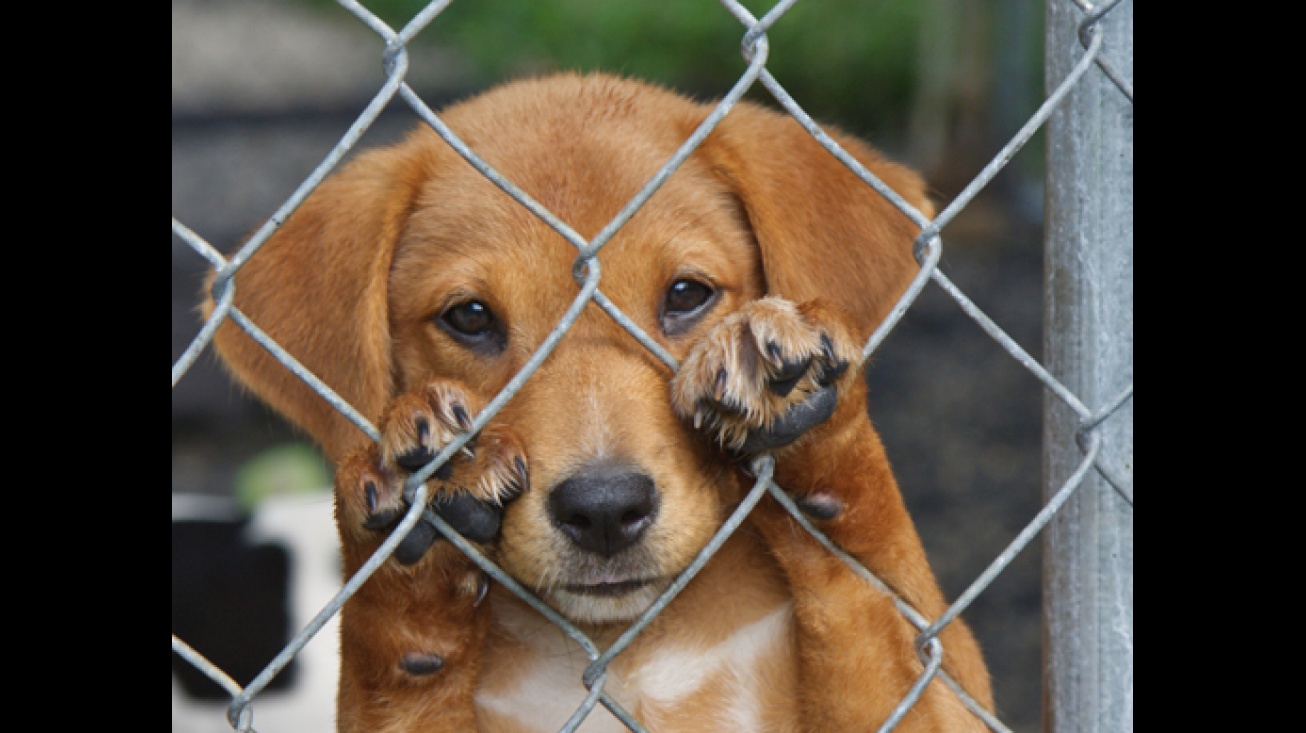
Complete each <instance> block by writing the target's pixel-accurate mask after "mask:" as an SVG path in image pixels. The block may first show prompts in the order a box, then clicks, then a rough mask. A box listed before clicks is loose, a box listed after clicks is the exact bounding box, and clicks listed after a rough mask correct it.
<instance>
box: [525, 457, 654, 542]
mask: <svg viewBox="0 0 1306 733" xmlns="http://www.w3.org/2000/svg"><path fill="white" fill-rule="evenodd" d="M657 509H658V495H657V489H656V488H655V487H654V485H653V479H651V478H649V477H648V476H646V475H644V474H642V473H623V472H618V471H612V470H604V469H592V470H586V471H584V472H581V473H578V474H577V475H575V476H572V477H571V478H569V479H567V480H566V481H563V482H562V483H561V484H558V486H557V488H555V489H554V490H553V493H552V495H550V496H549V512H550V513H551V514H552V515H553V521H554V523H555V524H556V525H557V526H558V528H559V529H561V530H562V532H563V533H564V534H566V535H567V536H568V537H570V538H571V540H572V542H575V543H576V545H577V546H578V547H580V548H582V549H584V550H588V551H589V552H593V553H595V554H598V555H603V556H604V557H612V556H613V555H616V554H617V553H618V552H621V551H622V550H624V549H626V548H627V547H630V546H631V545H633V544H635V543H636V542H638V541H639V538H640V537H641V536H642V535H643V534H644V531H645V530H647V529H648V528H649V525H651V524H652V523H653V517H654V515H655V514H656V513H657Z"/></svg>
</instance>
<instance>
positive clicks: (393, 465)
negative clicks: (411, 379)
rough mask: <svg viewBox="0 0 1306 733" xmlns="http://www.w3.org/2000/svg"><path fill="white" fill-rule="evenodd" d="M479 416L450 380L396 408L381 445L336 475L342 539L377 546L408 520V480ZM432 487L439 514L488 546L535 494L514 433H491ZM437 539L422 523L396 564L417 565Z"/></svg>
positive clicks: (441, 472)
mask: <svg viewBox="0 0 1306 733" xmlns="http://www.w3.org/2000/svg"><path fill="white" fill-rule="evenodd" d="M479 409H480V404H479V402H478V401H476V400H475V398H474V397H472V395H471V393H470V392H469V391H468V390H466V389H464V388H462V387H461V386H460V385H458V384H456V383H454V382H450V381H448V380H434V381H431V382H429V383H428V384H426V385H425V386H424V387H423V388H422V389H420V390H417V391H414V392H409V393H406V394H403V395H400V396H399V397H398V398H396V399H395V400H394V401H393V402H391V403H390V405H389V406H388V407H387V409H386V412H385V414H384V416H383V418H382V420H381V424H380V430H381V442H380V444H379V445H374V444H369V445H368V446H367V447H365V448H363V449H361V450H359V451H356V452H355V453H353V454H351V455H350V456H348V457H347V458H346V459H345V460H344V461H343V462H342V463H341V465H340V467H339V469H338V471H337V474H336V491H337V507H338V513H339V521H340V523H341V534H342V538H344V539H345V540H346V542H347V543H348V541H349V540H350V539H353V540H355V541H356V542H358V543H359V544H363V545H369V546H370V545H376V544H379V543H380V541H381V540H382V539H384V537H385V535H387V534H388V533H389V531H390V530H391V529H392V528H393V527H394V526H395V525H396V524H398V523H399V521H400V520H401V519H402V518H403V516H404V515H405V514H406V513H407V512H408V509H409V504H408V501H407V499H406V498H405V495H404V488H405V487H404V482H405V479H406V478H407V477H408V476H409V475H410V474H412V473H414V472H417V471H419V470H421V469H422V468H423V467H425V466H426V465H427V464H428V463H430V462H431V461H432V460H434V458H435V457H436V455H437V454H438V453H439V452H440V450H441V449H442V448H443V447H444V446H445V445H447V444H448V443H449V442H450V441H452V440H453V439H454V438H455V437H457V435H458V434H459V433H461V432H465V431H466V430H468V429H469V428H470V427H471V416H472V415H474V414H475V413H476V412H477V411H478V410H479ZM428 485H429V486H430V487H431V491H430V492H429V496H430V504H429V505H430V507H431V508H432V510H434V511H435V513H436V514H438V515H439V516H440V517H441V518H442V519H444V520H445V522H447V523H448V524H449V525H450V526H451V527H452V528H453V529H454V530H456V531H457V532H458V533H459V534H461V535H463V536H464V537H466V538H467V539H469V540H471V541H473V542H478V543H487V542H490V541H492V540H493V539H494V538H495V537H496V536H497V535H498V532H499V525H500V520H501V518H502V515H503V509H504V506H505V504H506V503H507V502H509V501H511V500H512V499H514V498H516V497H517V496H519V495H520V494H521V493H522V492H523V491H525V490H526V489H527V488H528V487H529V478H528V473H527V462H526V453H525V451H524V450H523V449H522V447H521V443H520V441H519V440H518V439H517V437H516V435H515V434H514V433H513V432H512V431H511V430H510V429H509V428H507V427H504V426H501V425H490V426H487V427H486V428H485V429H484V430H483V431H481V433H480V434H479V435H477V436H476V437H475V438H474V439H473V440H471V441H469V442H468V443H467V444H466V445H465V446H464V447H463V449H462V450H461V451H459V452H457V453H455V454H454V455H452V456H450V457H449V459H448V460H447V461H445V462H444V464H443V465H441V466H440V467H438V468H437V469H436V470H435V472H434V473H433V474H432V476H431V477H430V478H429V479H428ZM437 539H439V536H438V533H437V532H436V530H435V528H434V527H433V526H432V525H431V524H430V523H429V522H426V521H419V522H418V523H417V524H416V525H414V526H413V528H412V529H411V530H410V531H409V533H408V535H407V537H405V538H404V539H403V540H402V541H401V542H400V543H399V545H398V547H396V549H395V553H394V559H395V560H396V561H398V562H399V564H401V565H412V564H414V563H416V562H418V561H419V560H421V559H422V558H423V557H424V556H425V555H426V554H427V550H428V549H430V547H431V546H432V544H434V543H435V542H436V540H437Z"/></svg>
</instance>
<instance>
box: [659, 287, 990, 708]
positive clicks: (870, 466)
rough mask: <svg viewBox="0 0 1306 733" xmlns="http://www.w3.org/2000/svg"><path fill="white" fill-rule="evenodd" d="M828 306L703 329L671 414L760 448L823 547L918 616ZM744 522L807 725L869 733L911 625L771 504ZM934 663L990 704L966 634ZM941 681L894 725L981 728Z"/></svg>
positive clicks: (879, 464)
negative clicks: (788, 591)
mask: <svg viewBox="0 0 1306 733" xmlns="http://www.w3.org/2000/svg"><path fill="white" fill-rule="evenodd" d="M849 323H850V321H849V320H848V319H847V318H846V316H844V315H843V314H842V313H840V312H838V311H837V310H836V309H834V308H833V307H831V306H828V305H825V304H822V303H820V302H819V301H811V302H808V303H804V304H802V305H795V304H793V303H790V302H789V301H785V300H782V299H779V298H774V297H768V298H764V299H762V300H759V301H756V302H753V303H750V304H749V305H747V306H746V307H745V308H743V309H742V310H741V311H739V312H738V313H735V314H733V315H731V316H730V317H728V318H727V319H726V320H725V321H723V322H722V323H721V324H719V325H718V326H717V327H715V328H714V329H713V330H712V331H711V332H710V333H709V334H708V335H707V336H706V337H705V338H704V340H703V341H702V342H700V343H699V344H697V345H696V346H695V348H694V349H693V350H692V351H691V352H690V353H689V354H688V355H687V356H686V358H685V360H684V362H683V364H682V366H681V370H680V372H679V373H678V374H677V376H676V378H675V380H674V381H673V383H672V400H673V404H674V405H675V408H676V410H677V412H678V413H679V414H680V415H681V416H682V417H684V418H685V419H687V420H691V421H693V423H694V424H695V425H696V426H698V427H699V428H700V429H702V430H704V431H706V432H707V433H708V435H710V436H711V437H713V438H714V439H715V440H716V441H717V442H719V443H720V444H721V445H722V447H723V448H725V449H727V450H729V451H731V452H733V453H734V454H735V455H736V456H737V457H739V458H740V459H747V458H749V457H751V456H753V455H756V454H758V453H761V452H766V451H770V452H772V453H773V455H774V456H775V457H776V472H775V481H776V483H778V484H779V485H780V486H781V487H783V488H784V489H786V490H787V491H789V492H790V493H791V494H792V495H793V496H794V498H795V499H796V503H797V504H798V505H799V507H801V508H802V509H803V511H804V512H805V513H806V514H807V515H808V517H810V518H811V519H812V520H813V521H814V522H815V524H816V525H817V526H818V527H819V528H820V529H821V530H823V531H824V532H825V533H826V534H827V535H828V536H829V537H830V539H832V540H833V541H834V542H835V543H836V544H838V545H839V546H840V547H842V548H843V549H844V550H846V551H847V552H848V553H850V554H851V555H852V556H853V557H855V558H856V559H858V560H859V561H860V562H862V563H863V564H864V565H866V566H867V567H868V568H869V569H870V570H871V571H872V572H874V573H875V574H876V575H877V576H878V577H879V578H881V579H882V580H884V581H885V582H886V583H887V584H888V585H889V586H890V587H891V588H893V589H894V590H895V591H896V592H897V593H898V594H900V595H901V596H902V597H903V598H904V599H905V600H906V601H907V602H908V603H910V604H911V605H912V606H914V607H915V608H916V609H917V610H919V611H920V612H921V613H922V614H924V615H925V616H926V617H927V618H930V619H933V618H936V617H937V616H939V615H940V614H941V613H942V612H943V611H944V610H945V608H946V605H945V603H944V600H943V596H942V593H941V592H940V591H939V589H938V586H937V584H936V582H935V580H934V576H933V574H932V572H931V571H930V568H929V565H928V563H927V561H926V557H925V552H924V549H923V547H922V546H921V543H920V540H919V538H918V536H917V534H916V531H915V529H914V527H913V526H912V523H911V520H910V518H909V517H908V515H907V511H906V508H905V507H904V505H903V502H902V498H901V495H900V494H899V492H898V487H897V484H896V482H895V481H894V478H893V475H892V472H891V470H890V468H889V463H888V460H887V458H886V457H885V453H884V449H883V447H882V445H881V443H880V441H879V437H878V435H877V434H876V432H875V429H874V428H873V427H872V425H871V422H870V419H869V417H868V415H867V412H866V401H865V400H866V393H865V389H866V388H865V383H864V381H863V379H862V374H861V370H860V369H859V368H858V367H859V366H860V363H861V360H862V358H861V344H860V343H858V342H857V341H856V340H855V339H854V338H853V336H852V334H853V330H852V328H851V327H850V326H849V325H848V324H849ZM751 519H752V521H753V522H754V523H755V524H756V525H757V526H758V528H759V529H760V530H761V532H762V533H763V535H764V536H765V538H766V540H767V542H768V544H769V545H770V548H771V550H772V552H773V553H774V555H775V557H776V558H777V560H778V561H779V563H780V565H781V566H782V568H783V569H784V571H785V573H786V575H787V576H788V578H789V581H790V585H791V587H792V590H793V594H794V601H795V606H794V611H795V619H796V623H797V627H798V628H797V633H798V647H799V655H800V664H801V669H800V675H801V684H800V689H801V691H802V705H803V714H804V716H803V717H804V720H805V721H806V723H805V725H807V729H808V730H811V731H830V730H848V731H853V730H874V729H875V728H877V727H878V726H879V725H880V724H881V723H882V722H883V721H884V720H885V719H887V718H888V717H889V716H890V714H891V713H892V711H893V709H894V707H895V706H896V705H897V704H898V703H899V702H900V701H901V700H902V699H903V697H904V696H905V695H906V694H907V692H908V690H909V688H910V687H911V685H912V684H913V682H914V681H915V680H916V679H917V677H918V676H919V675H920V673H921V671H922V669H923V665H922V664H921V662H920V661H919V660H918V658H917V655H916V653H915V647H914V642H915V637H916V635H917V630H916V629H915V628H914V627H913V626H911V625H910V624H909V623H908V622H907V621H906V620H905V619H904V617H903V616H902V614H901V613H899V612H898V610H897V609H896V608H895V607H894V604H893V601H892V599H891V598H890V597H889V596H888V595H886V594H884V593H882V592H881V591H879V590H877V589H876V588H875V587H874V586H872V585H871V584H870V583H868V582H867V581H865V580H863V579H862V578H860V577H858V576H857V575H856V574H854V573H853V572H852V570H850V569H849V568H848V566H847V565H846V564H844V563H843V562H842V561H841V560H840V559H838V558H837V557H835V556H833V555H832V554H831V553H829V552H828V551H826V550H825V548H823V547H822V546H820V544H819V543H818V542H817V541H816V540H815V539H814V538H812V536H811V535H809V534H808V533H807V532H806V531H804V530H803V529H802V528H801V527H800V526H798V524H797V522H795V521H794V520H793V519H792V518H791V517H790V516H789V515H788V514H787V513H786V512H784V510H783V509H782V508H781V507H780V506H779V505H778V504H777V503H775V502H772V501H764V502H763V503H762V504H760V505H759V506H758V507H757V509H756V510H755V511H754V512H753V515H752V517H751ZM941 641H942V643H943V647H944V649H945V652H946V655H945V662H944V668H945V669H946V670H948V671H949V672H950V673H951V674H952V675H954V677H955V678H956V679H957V680H958V682H959V683H960V684H961V685H962V686H963V687H964V688H966V689H968V690H969V691H970V692H971V694H972V695H974V696H975V697H976V699H978V700H979V701H980V702H981V703H983V704H984V705H986V706H988V707H990V708H991V706H992V703H991V699H990V693H989V689H988V678H987V673H986V672H985V670H984V666H983V662H982V661H981V659H980V654H979V649H978V646H977V645H976V644H975V641H974V639H973V638H972V637H971V635H970V633H969V631H968V630H967V629H966V628H965V627H964V626H963V625H962V624H961V622H960V621H955V622H953V623H952V624H950V625H949V626H948V628H947V629H945V631H944V633H943V634H942V637H941ZM983 728H984V727H983V725H982V724H981V723H980V721H979V720H978V719H976V718H975V717H974V716H973V715H971V714H970V713H969V712H968V711H966V710H965V709H964V708H963V707H962V706H961V704H960V703H959V702H958V700H957V698H956V696H955V695H953V693H952V692H951V691H950V690H948V689H947V688H946V687H944V686H943V684H942V683H941V682H938V681H936V682H934V683H931V684H930V686H929V687H928V688H927V690H926V692H925V694H924V696H922V698H921V699H920V700H919V701H918V702H917V703H916V704H915V705H914V706H913V708H912V710H911V712H909V713H908V714H907V716H906V717H905V718H904V719H903V721H902V724H901V725H900V727H899V730H948V731H956V730H976V729H978V730H982V729H983Z"/></svg>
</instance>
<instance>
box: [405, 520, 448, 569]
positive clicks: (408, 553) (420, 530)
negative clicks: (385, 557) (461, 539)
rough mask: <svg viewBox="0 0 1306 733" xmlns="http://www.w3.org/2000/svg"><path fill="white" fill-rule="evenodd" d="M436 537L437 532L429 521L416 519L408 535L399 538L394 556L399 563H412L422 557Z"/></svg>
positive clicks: (437, 536)
mask: <svg viewBox="0 0 1306 733" xmlns="http://www.w3.org/2000/svg"><path fill="white" fill-rule="evenodd" d="M438 538H439V534H437V533H436V531H435V527H433V526H431V523H430V522H427V521H424V520H418V522H417V524H414V525H413V528H412V529H411V530H409V532H408V536H407V537H405V538H403V539H402V540H400V541H399V545H398V546H397V547H395V554H394V558H395V560H397V561H398V562H399V564H400V565H412V564H413V563H415V562H417V561H418V560H421V559H422V556H423V555H425V554H426V551H427V550H429V549H431V545H433V544H435V541H436V539H438Z"/></svg>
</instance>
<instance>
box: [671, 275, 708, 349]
mask: <svg viewBox="0 0 1306 733" xmlns="http://www.w3.org/2000/svg"><path fill="white" fill-rule="evenodd" d="M715 299H716V291H715V290H713V289H712V286H710V285H707V284H706V283H702V282H699V281H698V280H690V279H681V280H677V281H675V282H673V283H671V287H670V288H667V294H666V296H665V297H664V298H663V301H662V318H661V320H662V330H663V331H664V332H665V333H667V335H670V336H674V335H676V334H678V333H681V332H683V331H685V330H687V329H689V328H690V327H691V326H693V325H694V323H695V322H696V321H697V320H698V318H699V316H701V315H703V314H704V313H705V312H707V309H708V307H709V306H710V305H711V304H712V302H713V301H714V300H715Z"/></svg>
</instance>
